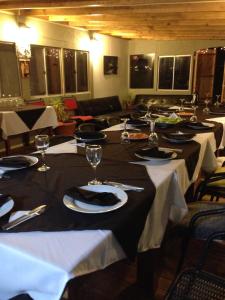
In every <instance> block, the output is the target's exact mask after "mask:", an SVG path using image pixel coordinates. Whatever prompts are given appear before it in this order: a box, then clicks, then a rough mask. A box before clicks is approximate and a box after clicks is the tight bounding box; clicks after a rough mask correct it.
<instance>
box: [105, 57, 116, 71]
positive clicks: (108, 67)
mask: <svg viewBox="0 0 225 300" xmlns="http://www.w3.org/2000/svg"><path fill="white" fill-rule="evenodd" d="M117 70H118V56H104V75H115V74H117Z"/></svg>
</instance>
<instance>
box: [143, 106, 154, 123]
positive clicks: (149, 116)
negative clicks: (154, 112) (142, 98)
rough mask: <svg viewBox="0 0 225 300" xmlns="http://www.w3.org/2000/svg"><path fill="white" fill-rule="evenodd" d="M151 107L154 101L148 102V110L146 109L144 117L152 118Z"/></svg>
mask: <svg viewBox="0 0 225 300" xmlns="http://www.w3.org/2000/svg"><path fill="white" fill-rule="evenodd" d="M151 107H152V103H148V104H147V111H146V114H145V115H144V118H145V119H147V120H148V119H150V118H151V110H150V108H151Z"/></svg>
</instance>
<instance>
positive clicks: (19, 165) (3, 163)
mask: <svg viewBox="0 0 225 300" xmlns="http://www.w3.org/2000/svg"><path fill="white" fill-rule="evenodd" d="M37 163H38V158H37V157H35V156H32V155H12V156H5V157H1V158H0V178H7V177H9V173H11V172H12V171H17V170H22V169H26V168H29V167H32V166H34V165H36V164H37Z"/></svg>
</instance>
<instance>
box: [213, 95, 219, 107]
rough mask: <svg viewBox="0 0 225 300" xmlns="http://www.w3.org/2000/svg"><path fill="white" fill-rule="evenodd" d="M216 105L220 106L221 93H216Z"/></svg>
mask: <svg viewBox="0 0 225 300" xmlns="http://www.w3.org/2000/svg"><path fill="white" fill-rule="evenodd" d="M214 105H215V106H216V107H219V106H220V95H216V102H215V103H214Z"/></svg>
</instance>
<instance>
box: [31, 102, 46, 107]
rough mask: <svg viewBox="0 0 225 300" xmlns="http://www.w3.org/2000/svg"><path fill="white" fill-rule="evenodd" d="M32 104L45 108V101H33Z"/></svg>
mask: <svg viewBox="0 0 225 300" xmlns="http://www.w3.org/2000/svg"><path fill="white" fill-rule="evenodd" d="M30 104H32V105H38V106H45V103H44V101H33V102H31V103H30Z"/></svg>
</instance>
